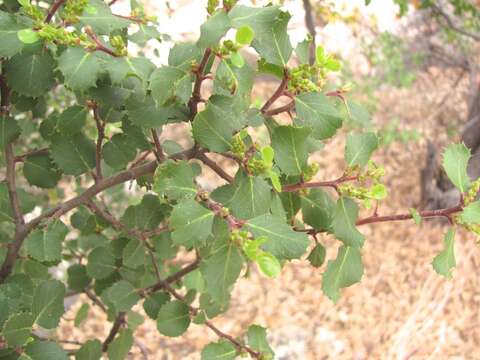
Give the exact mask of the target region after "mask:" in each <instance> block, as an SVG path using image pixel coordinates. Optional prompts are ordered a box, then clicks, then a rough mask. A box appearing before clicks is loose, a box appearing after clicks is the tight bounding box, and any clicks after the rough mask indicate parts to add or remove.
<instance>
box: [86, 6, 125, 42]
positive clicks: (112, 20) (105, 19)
mask: <svg viewBox="0 0 480 360" xmlns="http://www.w3.org/2000/svg"><path fill="white" fill-rule="evenodd" d="M78 19H79V20H80V22H81V23H82V24H83V25H89V26H91V27H92V29H93V31H94V32H95V33H96V34H99V35H108V34H110V33H111V32H112V31H114V30H120V29H124V28H126V27H127V26H128V25H130V24H131V21H130V20H127V19H124V18H120V17H118V16H115V15H113V14H112V11H111V10H110V7H109V6H108V5H107V4H106V3H105V2H103V1H101V0H89V2H88V6H86V7H85V10H84V12H83V14H82V15H80V16H79V17H78Z"/></svg>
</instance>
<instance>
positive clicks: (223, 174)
mask: <svg viewBox="0 0 480 360" xmlns="http://www.w3.org/2000/svg"><path fill="white" fill-rule="evenodd" d="M197 159H198V160H200V161H201V162H203V163H204V164H205V165H207V166H208V167H209V168H210V169H212V170H213V171H215V173H217V174H218V176H220V177H221V178H222V179H224V180H226V181H227V182H229V183H231V182H233V177H232V176H230V175H229V174H228V173H227V172H226V171H225V170H223V169H222V167H221V166H219V165H218V164H217V163H216V162H215V161H213V160H212V159H210V158H209V157H208V156H207V155H206V154H205V153H203V152H200V153H199V154H198V155H197Z"/></svg>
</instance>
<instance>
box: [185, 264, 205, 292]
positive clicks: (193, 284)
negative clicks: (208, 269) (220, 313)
mask: <svg viewBox="0 0 480 360" xmlns="http://www.w3.org/2000/svg"><path fill="white" fill-rule="evenodd" d="M183 284H184V285H185V288H186V289H187V290H195V291H197V292H199V293H202V292H203V291H204V290H205V280H204V279H203V276H202V273H201V272H200V270H198V269H197V270H195V271H192V272H191V273H189V274H187V275H185V277H184V278H183Z"/></svg>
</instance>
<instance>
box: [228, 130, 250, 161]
mask: <svg viewBox="0 0 480 360" xmlns="http://www.w3.org/2000/svg"><path fill="white" fill-rule="evenodd" d="M244 135H245V134H243V132H242V131H240V132H238V133H236V134H235V135H233V137H232V140H231V141H230V144H231V145H230V146H231V150H232V153H234V154H235V155H236V156H237V157H239V158H240V159H243V158H244V157H245V152H246V151H247V146H246V145H245V143H244V142H243V138H244Z"/></svg>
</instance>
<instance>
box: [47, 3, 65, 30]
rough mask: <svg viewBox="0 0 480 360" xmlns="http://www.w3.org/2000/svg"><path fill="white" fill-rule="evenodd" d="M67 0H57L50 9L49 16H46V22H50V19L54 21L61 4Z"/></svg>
mask: <svg viewBox="0 0 480 360" xmlns="http://www.w3.org/2000/svg"><path fill="white" fill-rule="evenodd" d="M65 1H66V0H57V1H55V2H54V3H53V4H52V6H51V7H50V9H49V10H48V13H47V16H46V17H45V22H46V23H47V24H48V23H49V22H50V21H52V18H53V15H55V13H56V12H57V11H58V9H59V8H60V6H62V5H63V4H64V3H65Z"/></svg>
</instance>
